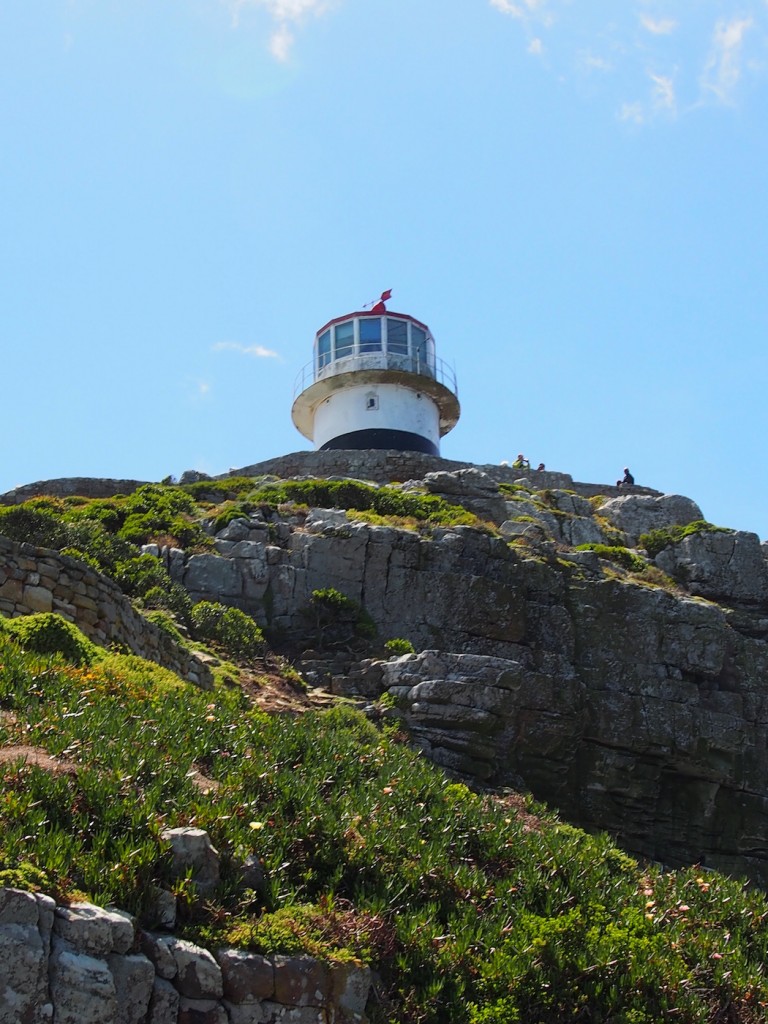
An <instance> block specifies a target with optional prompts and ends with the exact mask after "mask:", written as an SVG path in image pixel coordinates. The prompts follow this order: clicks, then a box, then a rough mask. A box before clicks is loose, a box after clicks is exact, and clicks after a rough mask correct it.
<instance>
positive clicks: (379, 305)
mask: <svg viewBox="0 0 768 1024" xmlns="http://www.w3.org/2000/svg"><path fill="white" fill-rule="evenodd" d="M371 312H372V313H386V312H387V307H386V306H385V305H384V303H383V302H376V303H374V305H373V306H372V308H371Z"/></svg>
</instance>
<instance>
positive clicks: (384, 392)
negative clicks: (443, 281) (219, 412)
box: [292, 302, 460, 455]
mask: <svg viewBox="0 0 768 1024" xmlns="http://www.w3.org/2000/svg"><path fill="white" fill-rule="evenodd" d="M459 413H460V408H459V399H458V394H457V389H456V378H455V375H454V373H453V371H452V370H451V369H450V367H448V366H447V365H446V364H445V363H444V362H443V361H442V360H441V359H438V357H437V356H436V354H435V341H434V338H433V337H432V334H431V332H430V330H429V328H428V327H427V325H426V324H424V323H422V322H421V321H420V320H416V319H415V317H412V316H409V315H407V314H404V313H390V312H388V311H387V310H386V309H385V308H384V304H383V302H378V303H377V304H376V306H375V307H374V308H373V309H372V310H371V311H370V312H361V313H350V314H347V315H346V316H341V317H337V318H336V319H334V320H330V321H329V322H328V323H327V324H325V325H324V326H323V327H321V328H320V330H319V331H318V332H317V334H316V335H315V344H314V356H313V359H312V362H311V363H309V364H308V365H307V366H305V367H304V369H303V370H302V371H301V372H300V373H299V376H298V378H297V381H296V388H295V391H294V402H293V409H292V417H293V422H294V424H295V425H296V427H297V429H298V430H299V431H300V432H301V433H302V434H303V435H304V437H306V438H308V439H309V440H310V441H312V442H313V443H314V446H315V449H316V450H318V451H323V450H328V449H361V448H385V449H390V450H395V451H417V452H425V453H427V454H429V455H439V454H440V438H441V437H443V436H444V435H445V434H447V433H448V431H449V430H451V429H452V428H453V427H454V426H455V425H456V423H457V421H458V419H459Z"/></svg>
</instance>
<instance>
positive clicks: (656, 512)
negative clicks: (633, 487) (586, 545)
mask: <svg viewBox="0 0 768 1024" xmlns="http://www.w3.org/2000/svg"><path fill="white" fill-rule="evenodd" d="M597 514H598V515H600V516H603V518H605V519H607V520H608V521H609V522H610V523H612V524H613V525H614V526H615V527H616V528H617V529H618V530H621V531H622V532H623V533H625V534H626V535H627V539H628V543H629V544H630V545H631V546H634V545H636V544H637V542H638V540H639V538H640V535H641V534H643V533H649V532H650V531H651V530H660V529H663V528H664V527H665V526H686V525H687V524H688V523H694V522H696V521H697V520H699V519H703V518H704V516H703V515H702V513H701V509H700V508H699V506H698V505H697V504H696V502H695V501H692V500H691V499H690V498H685V497H683V495H682V494H662V495H659V496H658V497H654V496H653V495H650V494H626V495H621V496H620V497H618V498H611V499H610V501H606V502H605V503H604V504H603V505H601V506H600V508H599V509H598V510H597Z"/></svg>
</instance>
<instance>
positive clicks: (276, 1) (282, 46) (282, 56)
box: [220, 0, 335, 63]
mask: <svg viewBox="0 0 768 1024" xmlns="http://www.w3.org/2000/svg"><path fill="white" fill-rule="evenodd" d="M220 2H221V3H223V4H224V5H225V6H226V7H227V8H228V9H229V11H230V12H231V16H232V25H233V26H234V27H235V28H238V27H239V25H240V23H241V17H242V15H243V14H244V12H245V11H248V10H251V11H258V10H260V11H263V12H265V13H266V14H267V15H269V17H270V18H271V19H272V21H273V22H274V23H275V30H274V32H273V33H272V35H271V36H270V40H269V49H270V51H271V53H272V56H273V57H275V59H276V60H279V61H281V62H283V63H284V62H285V61H287V60H288V59H289V57H290V55H291V48H292V46H293V43H294V41H295V35H294V32H293V31H292V27H296V26H298V25H301V24H303V22H304V21H306V19H307V18H309V17H315V18H319V17H320V16H321V15H323V14H325V13H326V12H327V11H329V10H330V9H331V7H333V6H334V2H335V0H220Z"/></svg>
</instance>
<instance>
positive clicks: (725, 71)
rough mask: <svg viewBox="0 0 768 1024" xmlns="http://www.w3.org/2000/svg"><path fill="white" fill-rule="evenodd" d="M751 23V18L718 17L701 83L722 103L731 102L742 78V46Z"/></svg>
mask: <svg viewBox="0 0 768 1024" xmlns="http://www.w3.org/2000/svg"><path fill="white" fill-rule="evenodd" d="M752 26H753V21H752V18H742V19H738V18H734V19H733V21H730V22H726V21H719V22H718V23H717V25H716V26H715V31H714V36H713V38H712V52H711V53H710V55H709V58H708V60H707V63H706V66H705V68H704V73H703V75H702V77H701V86H702V88H703V89H704V90H705V91H707V92H711V93H714V95H715V96H716V97H717V98H718V99H719V100H720V102H721V103H729V102H730V101H731V99H732V98H733V93H734V91H735V89H736V85H737V84H738V81H739V79H740V78H741V46H742V43H743V42H744V38H745V36H746V34H747V32H748V31H749V30H750V29H751V28H752Z"/></svg>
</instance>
